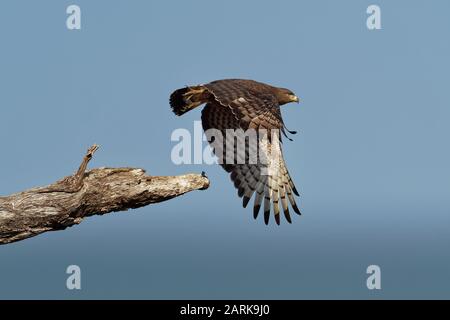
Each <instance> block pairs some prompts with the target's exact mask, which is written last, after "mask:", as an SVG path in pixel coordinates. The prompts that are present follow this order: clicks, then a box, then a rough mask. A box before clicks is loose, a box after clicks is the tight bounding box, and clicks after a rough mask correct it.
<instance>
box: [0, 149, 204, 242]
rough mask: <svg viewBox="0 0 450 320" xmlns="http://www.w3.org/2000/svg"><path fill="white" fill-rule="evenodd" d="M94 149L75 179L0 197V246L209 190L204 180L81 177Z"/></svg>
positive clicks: (104, 174) (135, 172)
mask: <svg viewBox="0 0 450 320" xmlns="http://www.w3.org/2000/svg"><path fill="white" fill-rule="evenodd" d="M97 149H98V146H96V145H94V146H92V147H91V148H89V150H88V152H87V154H86V155H85V157H84V159H83V162H82V164H81V166H80V168H79V169H78V171H77V173H76V174H74V175H72V176H69V177H66V178H64V179H62V180H60V181H58V182H56V183H54V184H52V185H50V186H47V187H41V188H34V189H30V190H27V191H24V192H20V193H17V194H13V195H10V196H6V197H0V244H7V243H11V242H15V241H19V240H24V239H26V238H30V237H33V236H36V235H38V234H40V233H43V232H47V231H54V230H63V229H65V228H67V227H70V226H73V225H76V224H79V223H80V222H81V221H82V220H83V219H84V218H86V217H89V216H92V215H103V214H106V213H109V212H116V211H126V210H128V209H133V208H139V207H143V206H146V205H149V204H152V203H157V202H161V201H166V200H169V199H172V198H174V197H177V196H180V195H182V194H185V193H186V192H190V191H193V190H203V189H207V188H208V187H209V180H208V178H207V177H206V176H205V175H204V174H186V175H181V176H166V177H159V176H148V175H146V173H145V170H143V169H137V168H99V169H93V170H90V171H86V168H87V164H88V162H89V161H90V160H91V158H92V156H93V154H94V153H95V151H96V150H97Z"/></svg>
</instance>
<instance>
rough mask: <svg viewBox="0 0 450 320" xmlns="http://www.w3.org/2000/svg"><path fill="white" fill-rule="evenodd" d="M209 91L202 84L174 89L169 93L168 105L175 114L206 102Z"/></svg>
mask: <svg viewBox="0 0 450 320" xmlns="http://www.w3.org/2000/svg"><path fill="white" fill-rule="evenodd" d="M209 98H210V93H209V91H208V90H207V89H206V88H205V87H204V86H194V87H186V88H182V89H178V90H175V91H174V92H173V93H172V94H171V95H170V106H171V107H172V111H173V113H175V114H176V115H177V116H181V115H182V114H184V113H186V112H188V111H190V110H192V109H194V108H196V107H198V106H199V105H201V104H203V103H206V102H208V100H209Z"/></svg>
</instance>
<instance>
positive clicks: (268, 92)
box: [170, 79, 300, 225]
mask: <svg viewBox="0 0 450 320" xmlns="http://www.w3.org/2000/svg"><path fill="white" fill-rule="evenodd" d="M290 102H297V103H298V102H299V98H298V97H297V96H296V95H295V94H294V93H293V92H292V91H290V90H288V89H284V88H278V87H274V86H271V85H268V84H265V83H261V82H256V81H253V80H242V79H225V80H217V81H213V82H210V83H208V84H201V85H194V86H188V87H185V88H181V89H178V90H175V91H174V92H173V93H172V94H171V96H170V105H171V108H172V111H173V112H174V113H175V114H176V115H178V116H181V115H182V114H184V113H186V112H188V111H190V110H192V109H194V108H196V107H198V106H200V105H202V104H206V106H205V107H204V108H203V111H202V126H203V130H204V131H205V133H207V132H209V131H210V129H215V130H218V131H219V132H220V133H221V134H222V135H223V137H224V138H223V141H222V142H220V143H223V146H224V147H223V149H221V148H218V144H217V142H218V141H215V136H214V139H213V137H208V134H206V136H207V137H208V141H209V143H210V145H211V146H212V147H213V151H214V153H215V154H216V156H218V157H219V158H220V156H222V158H221V159H224V158H225V159H228V158H229V157H227V156H228V155H232V156H233V157H231V159H232V162H230V161H223V162H222V163H220V164H221V165H222V167H223V168H224V169H225V170H226V171H227V172H229V173H230V174H231V180H232V181H233V182H234V186H235V187H236V188H237V189H238V196H239V197H241V198H243V206H244V207H246V206H247V204H248V202H249V200H250V199H251V197H252V196H253V194H255V197H254V207H253V215H254V218H255V219H256V218H257V217H258V213H259V211H260V208H261V206H263V208H264V222H265V224H266V225H267V224H268V223H269V220H270V212H271V203H273V213H274V218H275V222H276V223H277V224H278V225H279V224H280V202H281V208H282V209H283V212H284V216H285V218H286V220H287V221H288V222H289V223H291V222H292V221H291V217H290V214H289V208H288V201H289V202H290V204H291V206H292V208H293V210H294V211H295V212H296V213H297V214H299V215H300V210H299V209H298V207H297V204H296V202H295V198H294V194H295V195H297V196H298V195H299V194H298V192H297V189H296V188H295V186H294V183H293V182H292V179H291V177H290V175H289V172H288V170H287V168H286V164H285V162H284V159H283V154H282V149H281V144H280V143H279V142H281V134H280V133H282V134H283V135H284V136H286V137H287V135H286V131H287V132H288V133H291V134H295V132H294V131H289V130H288V129H287V128H286V126H285V125H284V122H283V119H282V117H281V111H280V106H281V105H284V104H287V103H290ZM230 129H233V130H238V129H242V131H247V130H249V129H251V130H255V131H256V132H258V134H257V136H258V138H257V139H256V140H250V139H247V138H248V137H245V136H244V138H242V137H236V136H231V138H229V135H227V134H228V133H229V132H230V131H229V130H230ZM263 130H266V131H268V134H266V135H264V137H265V138H266V140H264V141H265V143H263V139H262V136H263V135H261V134H260V132H262V131H263ZM270 132H275V133H277V135H271V134H270ZM274 137H275V138H274ZM230 139H231V140H233V142H234V141H235V139H237V140H239V139H240V141H238V144H237V145H239V142H241V143H242V142H243V145H244V146H245V152H244V153H239V151H238V150H237V147H236V144H233V145H234V146H233V149H232V150H230V148H228V145H226V142H230ZM246 139H247V140H246ZM243 140H244V141H243ZM290 140H291V139H290ZM214 142H215V143H214ZM220 143H219V146H220ZM241 145H242V144H241ZM223 150H224V151H223ZM252 152H253V153H256V154H257V155H258V157H257V160H256V162H255V161H253V162H251V161H249V160H250V154H251V153H252ZM219 153H221V154H220V156H219ZM264 159H266V161H263V160H264ZM267 159H269V160H267ZM274 159H275V160H274ZM239 160H240V161H239ZM269 167H270V170H269V171H267V170H266V171H264V169H267V168H269Z"/></svg>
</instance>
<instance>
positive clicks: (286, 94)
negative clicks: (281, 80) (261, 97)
mask: <svg viewBox="0 0 450 320" xmlns="http://www.w3.org/2000/svg"><path fill="white" fill-rule="evenodd" d="M275 95H276V96H277V99H278V103H279V104H280V106H281V105H283V104H286V103H290V102H297V103H299V102H300V99H299V98H298V97H297V96H296V95H295V93H293V92H292V91H291V90H289V89H285V88H275Z"/></svg>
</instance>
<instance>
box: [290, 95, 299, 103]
mask: <svg viewBox="0 0 450 320" xmlns="http://www.w3.org/2000/svg"><path fill="white" fill-rule="evenodd" d="M291 100H292V102H297V103H299V102H300V99H299V98H298V97H297V96H296V95H292V96H291Z"/></svg>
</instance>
